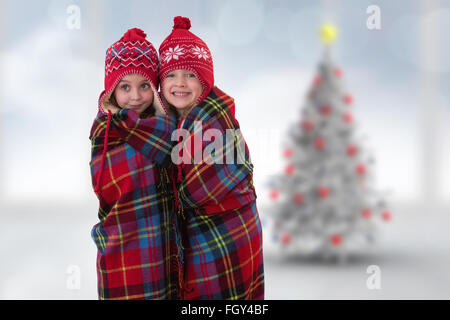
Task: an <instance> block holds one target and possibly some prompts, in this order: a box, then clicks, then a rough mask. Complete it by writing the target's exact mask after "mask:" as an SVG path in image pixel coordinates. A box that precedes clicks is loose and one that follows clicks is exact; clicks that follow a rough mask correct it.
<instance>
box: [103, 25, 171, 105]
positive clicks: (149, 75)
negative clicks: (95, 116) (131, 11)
mask: <svg viewBox="0 0 450 320" xmlns="http://www.w3.org/2000/svg"><path fill="white" fill-rule="evenodd" d="M146 36H147V35H146V34H145V32H144V31H142V30H141V29H138V28H133V29H130V30H128V31H127V32H126V33H125V34H124V35H123V36H122V38H120V40H119V41H117V42H115V43H114V44H112V45H111V46H110V47H109V48H108V50H106V59H105V90H103V92H102V93H101V94H100V98H99V109H100V111H102V112H104V113H105V111H104V110H103V109H102V102H103V100H105V99H109V97H110V95H111V93H112V92H113V91H114V89H115V88H116V86H117V84H118V83H119V81H120V80H121V79H122V78H123V77H124V76H126V75H128V74H140V75H142V76H143V77H144V78H146V79H147V80H148V81H149V82H150V85H151V86H152V89H153V92H154V94H155V99H154V101H155V103H157V104H161V106H162V103H161V99H160V98H159V95H158V90H157V89H158V53H157V52H156V49H155V47H153V45H152V43H151V42H150V41H148V40H147V39H146Z"/></svg>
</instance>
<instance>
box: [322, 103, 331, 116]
mask: <svg viewBox="0 0 450 320" xmlns="http://www.w3.org/2000/svg"><path fill="white" fill-rule="evenodd" d="M320 113H321V114H323V115H324V116H328V115H330V114H331V107H330V106H329V105H324V106H322V107H321V108H320Z"/></svg>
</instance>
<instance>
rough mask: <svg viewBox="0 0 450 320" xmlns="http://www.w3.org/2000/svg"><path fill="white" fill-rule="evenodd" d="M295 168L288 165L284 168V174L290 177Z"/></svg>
mask: <svg viewBox="0 0 450 320" xmlns="http://www.w3.org/2000/svg"><path fill="white" fill-rule="evenodd" d="M294 171H295V168H294V166H293V165H292V164H288V165H287V166H286V167H285V168H284V172H285V173H286V174H287V175H288V176H291V175H293V174H294Z"/></svg>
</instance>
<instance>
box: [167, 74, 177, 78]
mask: <svg viewBox="0 0 450 320" xmlns="http://www.w3.org/2000/svg"><path fill="white" fill-rule="evenodd" d="M173 77H175V75H174V74H173V73H169V74H168V75H167V76H166V78H173Z"/></svg>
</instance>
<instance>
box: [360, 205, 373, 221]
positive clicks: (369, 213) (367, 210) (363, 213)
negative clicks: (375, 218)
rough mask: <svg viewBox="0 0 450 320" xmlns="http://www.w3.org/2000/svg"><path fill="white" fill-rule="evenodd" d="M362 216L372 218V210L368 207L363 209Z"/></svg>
mask: <svg viewBox="0 0 450 320" xmlns="http://www.w3.org/2000/svg"><path fill="white" fill-rule="evenodd" d="M362 216H363V218H364V219H370V218H371V217H372V211H371V210H370V209H368V208H366V209H364V210H363V211H362Z"/></svg>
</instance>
